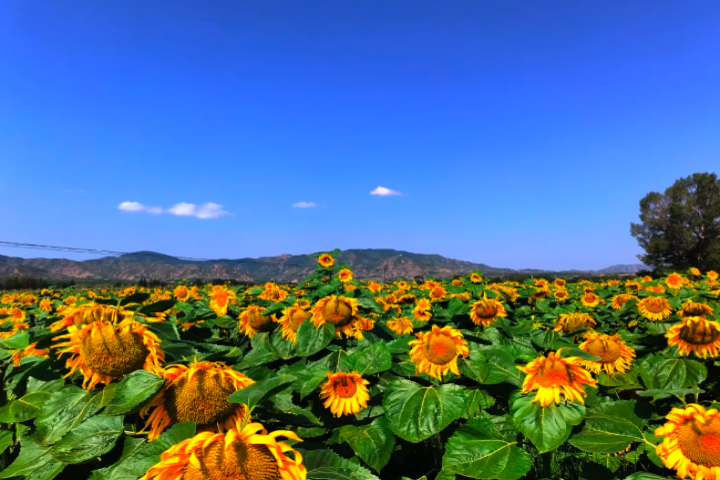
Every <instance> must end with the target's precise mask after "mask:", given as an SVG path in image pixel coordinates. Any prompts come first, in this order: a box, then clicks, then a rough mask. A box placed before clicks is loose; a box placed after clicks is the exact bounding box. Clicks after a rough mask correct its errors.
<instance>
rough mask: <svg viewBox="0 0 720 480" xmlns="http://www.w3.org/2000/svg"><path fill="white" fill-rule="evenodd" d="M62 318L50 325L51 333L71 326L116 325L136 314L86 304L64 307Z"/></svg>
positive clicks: (95, 304)
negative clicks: (100, 322) (107, 323)
mask: <svg viewBox="0 0 720 480" xmlns="http://www.w3.org/2000/svg"><path fill="white" fill-rule="evenodd" d="M58 313H59V314H60V316H62V318H61V319H60V320H58V321H57V322H54V323H53V324H52V325H50V327H49V328H50V331H51V332H57V331H60V330H63V329H65V328H67V327H69V326H70V325H74V326H76V327H80V326H82V325H87V324H89V323H92V322H98V321H105V322H110V323H113V324H116V323H118V322H121V321H123V320H131V319H133V318H134V317H135V312H133V311H131V310H125V309H124V308H122V307H115V306H113V305H101V304H97V303H93V302H91V303H85V304H83V305H78V306H73V307H63V308H62V309H61V310H60V311H59V312H58Z"/></svg>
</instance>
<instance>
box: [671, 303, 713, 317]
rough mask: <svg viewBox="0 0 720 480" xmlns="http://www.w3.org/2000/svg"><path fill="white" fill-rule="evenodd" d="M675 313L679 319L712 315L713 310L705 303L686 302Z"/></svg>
mask: <svg viewBox="0 0 720 480" xmlns="http://www.w3.org/2000/svg"><path fill="white" fill-rule="evenodd" d="M677 313H678V315H680V316H681V317H704V316H705V315H712V313H713V309H712V307H711V306H710V305H707V304H705V303H699V302H693V301H692V300H688V301H687V302H685V303H684V304H683V306H682V310H680V311H678V312H677Z"/></svg>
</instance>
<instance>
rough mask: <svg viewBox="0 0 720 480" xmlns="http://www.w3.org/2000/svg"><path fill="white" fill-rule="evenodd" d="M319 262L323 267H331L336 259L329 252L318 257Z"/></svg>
mask: <svg viewBox="0 0 720 480" xmlns="http://www.w3.org/2000/svg"><path fill="white" fill-rule="evenodd" d="M318 263H319V264H320V266H322V267H323V268H330V267H332V266H333V264H334V263H335V259H334V258H333V257H332V255H330V254H329V253H323V254H322V255H320V256H319V257H318Z"/></svg>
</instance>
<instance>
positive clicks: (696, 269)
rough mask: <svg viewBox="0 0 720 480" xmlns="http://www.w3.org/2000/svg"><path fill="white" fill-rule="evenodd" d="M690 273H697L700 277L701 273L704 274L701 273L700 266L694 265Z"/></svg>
mask: <svg viewBox="0 0 720 480" xmlns="http://www.w3.org/2000/svg"><path fill="white" fill-rule="evenodd" d="M690 275H695V276H696V277H699V276H700V275H702V273H700V269H699V268H695V267H693V268H691V269H690Z"/></svg>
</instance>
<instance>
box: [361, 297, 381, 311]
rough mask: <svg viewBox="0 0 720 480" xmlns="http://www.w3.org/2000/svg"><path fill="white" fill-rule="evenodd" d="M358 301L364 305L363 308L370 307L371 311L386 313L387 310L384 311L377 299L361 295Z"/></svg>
mask: <svg viewBox="0 0 720 480" xmlns="http://www.w3.org/2000/svg"><path fill="white" fill-rule="evenodd" d="M357 301H358V306H360V307H362V308H365V309H368V310H370V311H371V312H373V313H377V314H379V315H382V314H383V313H385V311H384V310H383V308H382V307H381V306H380V304H379V303H377V302H376V301H375V300H373V299H372V298H369V297H360V298H358V299H357Z"/></svg>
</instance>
